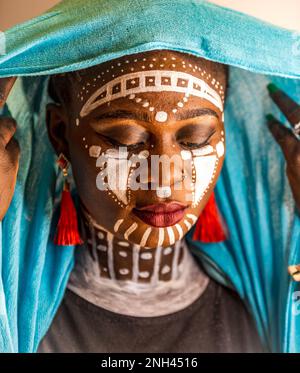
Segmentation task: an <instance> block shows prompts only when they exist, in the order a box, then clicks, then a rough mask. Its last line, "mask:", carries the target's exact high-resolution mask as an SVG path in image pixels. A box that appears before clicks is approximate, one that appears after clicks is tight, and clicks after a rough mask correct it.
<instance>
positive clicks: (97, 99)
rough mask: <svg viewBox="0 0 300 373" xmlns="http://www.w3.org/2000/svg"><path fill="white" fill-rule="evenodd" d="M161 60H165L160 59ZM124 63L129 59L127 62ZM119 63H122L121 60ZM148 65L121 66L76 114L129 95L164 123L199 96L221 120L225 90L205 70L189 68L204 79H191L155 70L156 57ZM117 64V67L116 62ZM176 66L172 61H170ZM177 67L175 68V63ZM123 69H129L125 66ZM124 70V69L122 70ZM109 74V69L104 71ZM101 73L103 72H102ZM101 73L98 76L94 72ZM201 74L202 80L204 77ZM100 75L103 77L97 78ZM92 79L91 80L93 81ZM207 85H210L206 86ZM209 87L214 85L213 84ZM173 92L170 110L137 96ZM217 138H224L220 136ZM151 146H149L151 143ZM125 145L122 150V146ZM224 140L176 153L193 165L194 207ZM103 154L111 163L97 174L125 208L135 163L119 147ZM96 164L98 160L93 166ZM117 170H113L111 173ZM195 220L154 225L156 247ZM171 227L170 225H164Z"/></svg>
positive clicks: (162, 190)
mask: <svg viewBox="0 0 300 373" xmlns="http://www.w3.org/2000/svg"><path fill="white" fill-rule="evenodd" d="M164 60H167V58H165V59H164ZM128 63H129V61H128ZM120 65H121V63H120ZM148 65H149V67H150V68H151V69H152V68H154V69H153V70H147V68H146V64H145V66H144V65H143V66H142V69H143V71H136V72H134V71H135V68H134V67H131V68H130V71H131V72H129V73H127V74H126V73H124V69H121V72H122V73H124V74H123V75H121V76H118V77H117V78H115V75H114V74H113V75H112V77H113V78H114V79H113V80H110V81H109V82H107V83H106V84H104V85H102V87H101V88H99V89H98V90H97V91H96V92H94V93H93V94H92V95H90V96H89V97H88V99H87V101H86V102H85V103H84V105H83V107H82V109H81V112H80V117H85V116H86V115H88V114H89V113H90V112H92V111H93V110H95V109H96V108H98V107H99V106H101V105H103V104H105V103H107V104H108V105H109V104H110V102H111V101H112V100H115V99H118V98H121V97H128V99H129V100H132V101H134V102H135V103H136V104H139V105H141V107H142V108H145V109H147V110H149V111H150V112H154V119H155V121H156V122H158V124H163V123H165V122H167V121H168V119H169V115H170V114H171V113H174V114H175V113H177V111H179V110H181V109H182V108H183V107H184V106H185V105H186V103H187V102H188V100H189V97H190V96H195V97H199V98H202V99H203V98H204V99H206V100H207V101H209V102H211V103H212V104H213V105H214V106H216V107H217V108H218V109H219V110H220V111H221V112H222V118H224V113H223V100H224V90H223V87H222V85H220V83H219V82H218V81H216V79H213V77H211V75H210V74H208V73H206V72H205V70H201V68H200V67H199V68H198V67H197V66H191V65H189V66H190V67H192V68H193V71H194V72H195V71H196V70H198V72H200V70H201V71H202V72H201V76H203V79H201V78H199V77H195V76H194V75H193V74H192V73H187V72H183V71H172V70H159V69H155V67H154V65H155V61H154V60H153V63H152V64H151V65H150V64H148ZM118 66H119V65H118ZM163 66H164V64H161V65H160V67H163ZM173 67H174V68H175V67H176V65H175V64H173ZM179 67H180V66H179ZM182 68H183V69H185V68H186V66H185V64H183V66H182ZM127 70H128V69H127ZM125 71H126V70H125ZM107 72H109V70H107ZM102 75H103V74H102ZM99 77H100V76H99ZM204 77H205V79H206V80H207V79H208V80H207V81H205V80H204ZM101 78H102V77H101ZM94 80H95V79H94ZM103 81H104V79H103ZM208 83H209V84H208ZM88 85H90V84H89V83H86V87H83V88H82V90H84V91H85V94H86V93H88V89H90V88H89V87H88ZM211 85H212V86H213V87H214V88H215V89H214V88H212V87H211ZM163 91H167V92H168V91H169V92H177V93H182V94H183V97H181V99H180V101H178V102H177V103H175V107H173V108H170V113H168V112H166V111H163V110H162V109H161V108H160V109H156V108H155V107H154V106H152V105H151V102H150V101H149V99H145V98H143V97H139V96H138V95H139V94H140V93H147V92H163ZM75 124H76V126H79V125H80V122H79V119H77V120H76V122H75ZM222 140H224V139H223V138H222ZM83 142H84V146H85V148H87V149H88V151H89V155H90V157H92V158H98V157H99V155H100V154H101V147H99V146H97V145H92V146H89V144H87V140H86V139H85V138H83ZM151 147H152V148H153V147H154V145H152V146H151ZM125 149H126V148H125ZM224 150H225V149H224V143H223V141H220V142H219V143H218V144H217V145H216V148H213V147H212V146H211V145H207V146H205V147H202V148H199V149H195V150H193V151H186V150H183V151H181V156H182V159H183V160H189V159H190V160H191V161H192V164H193V168H194V174H193V201H192V207H197V205H198V204H199V202H200V201H201V199H202V198H203V197H204V195H205V193H206V191H207V190H208V188H209V185H210V184H211V182H212V181H213V179H214V176H215V172H216V169H217V165H218V161H219V158H220V157H223V155H224ZM102 154H105V156H106V157H108V158H109V160H110V162H108V163H110V165H108V167H106V172H103V171H102V172H101V174H100V176H101V178H102V182H103V184H105V180H107V178H108V177H109V183H108V184H107V187H108V188H107V192H108V194H109V195H110V196H111V198H112V199H113V200H114V201H115V202H117V203H118V204H119V206H121V207H126V206H128V204H129V203H130V198H131V191H132V189H131V188H130V186H131V184H130V181H131V178H133V176H134V175H133V171H134V167H135V164H133V163H131V162H130V161H129V159H128V154H127V153H126V152H124V154H123V155H122V154H121V155H120V153H119V149H109V150H107V151H105V153H102ZM136 156H137V157H138V158H140V159H147V158H148V157H149V156H150V154H149V151H148V150H144V151H142V152H140V153H139V154H138V155H136ZM99 166H100V165H99V164H97V167H99ZM116 170H117V171H116ZM156 195H157V196H158V197H159V198H162V199H164V198H169V197H171V195H172V190H171V188H170V187H169V186H163V187H158V188H157V189H156ZM122 223H123V222H120V220H118V221H117V222H116V224H115V232H116V231H118V229H119V227H120V225H121V224H122ZM194 223H195V221H194V219H191V218H190V219H188V218H187V219H185V220H184V222H183V225H182V226H181V225H180V224H176V225H175V227H174V230H173V227H172V228H170V227H168V228H167V229H166V230H165V229H164V228H160V229H159V234H158V246H162V245H163V244H164V242H165V240H166V241H168V242H173V241H174V240H175V238H177V237H179V239H181V238H182V236H183V227H184V225H185V227H187V228H188V229H190V228H191V226H192V224H194ZM169 228H170V229H169ZM136 229H137V225H136V224H132V225H131V226H130V227H129V228H128V227H127V230H126V232H125V235H124V237H125V239H128V237H129V236H130V235H131V234H132V233H133V232H134V231H135V230H136ZM152 232H153V230H152V228H148V229H147V230H146V231H145V232H144V233H143V235H142V236H141V242H140V243H141V245H143V246H146V245H147V241H148V240H149V238H150V235H151V234H152Z"/></svg>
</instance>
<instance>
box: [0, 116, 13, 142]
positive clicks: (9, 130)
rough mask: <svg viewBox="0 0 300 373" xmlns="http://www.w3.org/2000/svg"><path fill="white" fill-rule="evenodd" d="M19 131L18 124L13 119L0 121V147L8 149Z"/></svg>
mask: <svg viewBox="0 0 300 373" xmlns="http://www.w3.org/2000/svg"><path fill="white" fill-rule="evenodd" d="M16 129H17V123H16V121H15V120H14V119H13V118H1V119H0V147H6V146H7V144H8V143H9V141H10V139H11V138H12V137H13V135H14V134H15V132H16Z"/></svg>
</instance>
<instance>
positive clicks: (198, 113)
mask: <svg viewBox="0 0 300 373" xmlns="http://www.w3.org/2000/svg"><path fill="white" fill-rule="evenodd" d="M205 115H210V116H214V117H216V118H219V116H218V114H217V112H215V111H214V110H212V109H208V108H199V109H191V110H185V111H181V112H180V113H176V114H175V116H176V119H177V120H185V119H191V118H196V117H202V116H205ZM120 118H123V119H133V120H140V121H143V122H151V116H150V114H149V113H147V112H141V111H137V112H133V111H127V110H115V111H112V112H108V113H103V114H100V115H97V117H95V118H94V119H95V120H99V121H100V120H103V119H120Z"/></svg>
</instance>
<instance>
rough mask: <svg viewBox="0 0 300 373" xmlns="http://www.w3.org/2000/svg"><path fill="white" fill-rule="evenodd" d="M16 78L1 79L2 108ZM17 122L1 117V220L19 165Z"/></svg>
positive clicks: (11, 192)
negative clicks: (15, 135)
mask: <svg viewBox="0 0 300 373" xmlns="http://www.w3.org/2000/svg"><path fill="white" fill-rule="evenodd" d="M15 81H16V78H14V77H10V78H4V79H1V80H0V108H2V107H3V106H4V104H5V102H6V99H7V97H8V94H9V92H10V90H11V88H12V87H13V85H14V83H15ZM16 128H17V124H16V122H15V120H14V119H12V118H9V117H2V118H0V221H1V220H2V219H3V218H4V216H5V214H6V211H7V209H8V207H9V205H10V202H11V200H12V197H13V194H14V189H15V185H16V179H17V172H18V167H19V155H20V149H19V144H18V142H17V140H16V139H15V138H14V137H13V136H14V134H15V132H16Z"/></svg>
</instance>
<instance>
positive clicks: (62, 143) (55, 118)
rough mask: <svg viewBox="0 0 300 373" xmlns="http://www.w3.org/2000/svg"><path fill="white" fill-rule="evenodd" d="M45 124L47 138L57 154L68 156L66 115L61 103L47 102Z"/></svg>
mask: <svg viewBox="0 0 300 373" xmlns="http://www.w3.org/2000/svg"><path fill="white" fill-rule="evenodd" d="M46 124H47V129H48V135H49V139H50V141H51V144H52V146H53V148H54V150H55V152H56V154H57V155H59V154H60V153H63V154H64V155H65V156H66V157H67V158H68V159H70V158H69V146H68V141H67V129H68V117H67V115H66V113H65V110H64V108H63V107H62V105H59V104H53V103H50V104H47V107H46Z"/></svg>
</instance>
